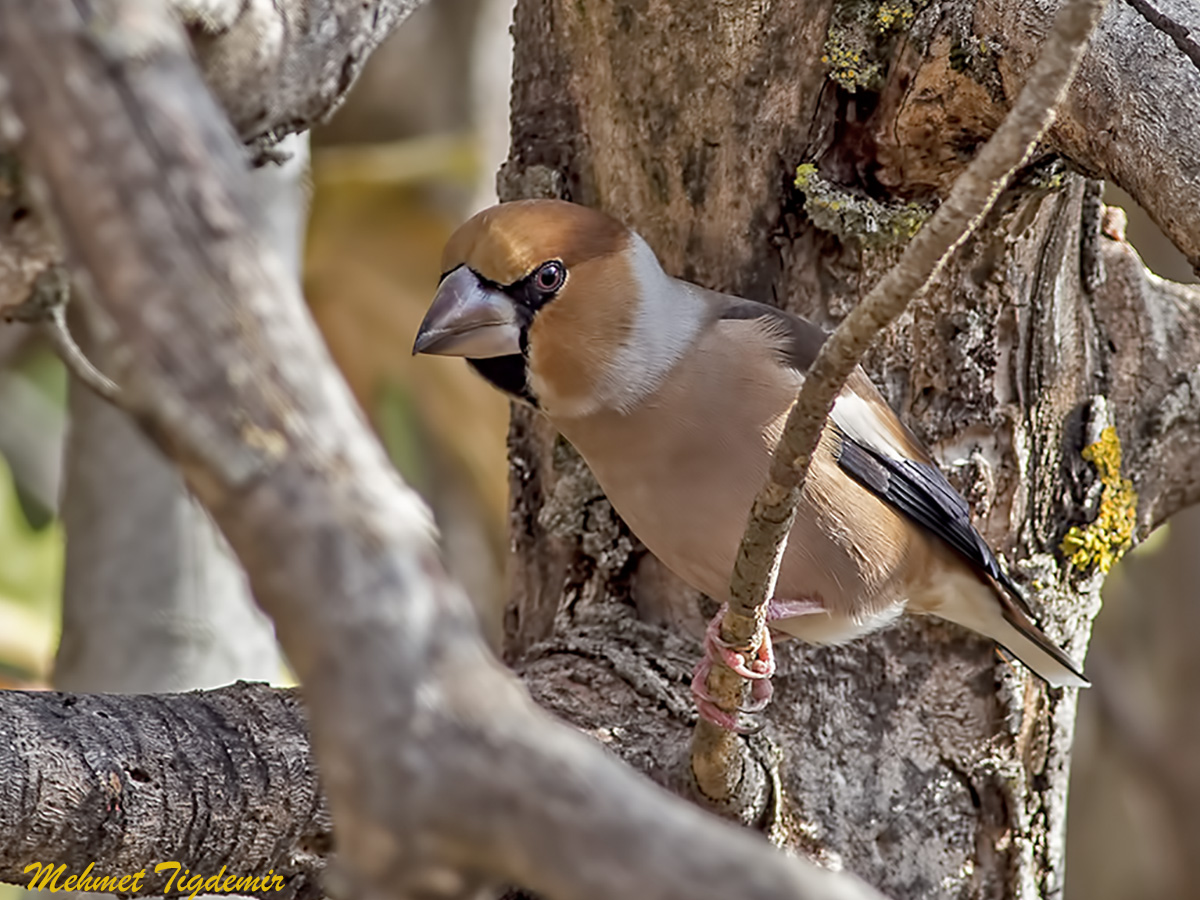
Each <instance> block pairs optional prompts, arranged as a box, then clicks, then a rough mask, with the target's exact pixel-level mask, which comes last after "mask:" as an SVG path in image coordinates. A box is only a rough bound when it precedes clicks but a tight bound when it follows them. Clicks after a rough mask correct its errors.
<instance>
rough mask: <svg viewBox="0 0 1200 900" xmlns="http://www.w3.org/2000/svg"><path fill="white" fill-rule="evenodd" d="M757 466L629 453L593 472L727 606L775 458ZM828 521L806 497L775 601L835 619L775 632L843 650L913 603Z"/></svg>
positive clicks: (648, 541)
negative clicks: (814, 604)
mask: <svg viewBox="0 0 1200 900" xmlns="http://www.w3.org/2000/svg"><path fill="white" fill-rule="evenodd" d="M584 456H585V459H586V458H587V454H586V452H585V454H584ZM740 458H741V459H743V460H745V459H746V457H745V456H744V455H743V456H742V457H740ZM749 468H750V469H751V471H749V472H746V471H732V470H731V469H730V467H728V466H722V465H706V461H705V460H704V459H703V455H700V458H699V459H697V458H689V454H677V455H675V456H674V457H673V458H671V459H670V460H667V461H666V464H662V465H655V464H654V461H653V460H652V459H647V458H646V457H642V458H641V459H640V460H639V459H635V458H627V457H620V456H616V457H609V456H605V457H603V458H602V459H601V460H598V461H597V463H596V464H594V465H592V470H593V473H594V474H595V475H596V478H597V480H598V481H599V482H600V486H601V487H602V488H603V489H604V491H605V494H606V495H607V496H608V498H609V500H610V501H611V503H612V504H613V507H614V508H615V509H616V511H617V512H618V514H620V516H621V518H622V519H624V520H625V522H626V524H628V525H629V527H630V529H631V530H632V531H633V533H634V534H635V535H637V537H638V538H639V539H640V540H641V541H642V543H644V544H645V545H646V547H647V548H648V549H649V550H650V552H651V553H653V554H654V555H655V556H656V557H658V559H659V560H660V561H661V562H662V563H663V564H664V565H665V566H666V567H667V568H668V569H670V570H671V571H672V572H674V573H675V574H676V575H677V576H679V577H680V578H682V579H683V580H684V581H685V582H687V583H688V584H689V585H691V586H692V587H693V588H695V589H697V590H699V591H703V592H704V593H706V594H708V595H709V596H710V597H713V598H714V599H716V600H720V601H723V600H724V599H725V598H727V597H728V593H729V578H730V575H731V573H732V571H733V563H734V559H735V557H736V555H737V549H738V545H739V544H740V543H741V539H742V534H743V532H744V530H745V527H746V522H747V518H748V516H749V510H750V506H751V504H752V503H753V500H754V496H755V494H756V492H757V491H758V489H759V487H761V484H762V482H761V478H764V477H765V469H766V454H765V451H764V452H763V457H762V465H761V467H759V466H751V467H749ZM821 519H822V513H821V512H820V511H818V510H817V509H814V508H813V505H812V502H811V499H810V498H806V499H805V500H804V501H803V502H802V508H801V510H800V511H799V515H798V516H797V524H796V526H795V527H794V528H793V530H792V533H791V535H790V536H789V539H788V548H787V551H786V553H785V556H784V562H783V566H782V569H781V571H780V576H779V580H778V583H777V589H776V591H775V595H776V597H779V598H782V599H791V600H809V601H812V600H816V601H818V602H820V603H821V604H822V605H823V606H824V607H825V610H826V612H824V613H814V614H811V615H806V616H801V617H796V618H791V619H786V620H781V621H779V622H773V623H772V628H775V629H777V630H779V631H783V632H785V633H787V634H790V635H793V636H795V637H798V638H801V639H802V640H806V641H809V642H812V643H822V644H823V643H840V642H842V641H847V640H850V639H852V638H854V637H857V636H858V635H861V634H865V633H867V632H869V631H874V630H875V629H877V628H880V627H882V626H883V625H886V624H887V623H889V622H890V621H892V620H893V619H895V617H896V616H897V615H899V614H900V612H901V611H902V609H903V606H904V599H903V597H902V596H899V595H898V592H897V590H896V585H895V583H894V582H895V579H893V578H891V577H888V576H889V573H888V572H886V571H884V570H883V569H881V568H880V567H879V566H873V565H871V564H870V563H871V562H872V559H871V556H870V549H869V548H866V549H864V548H861V547H857V546H854V545H853V544H852V542H851V541H849V539H848V538H847V535H848V534H852V533H854V529H853V528H845V527H836V528H828V527H822V524H821ZM839 538H840V539H839ZM881 576H882V577H881Z"/></svg>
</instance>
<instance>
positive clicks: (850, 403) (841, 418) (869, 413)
mask: <svg viewBox="0 0 1200 900" xmlns="http://www.w3.org/2000/svg"><path fill="white" fill-rule="evenodd" d="M830 418H832V419H833V421H834V423H835V424H836V425H837V426H838V427H839V428H841V429H842V431H844V432H846V434H848V435H850V437H852V438H854V440H856V441H858V442H859V443H860V444H862V445H863V446H864V447H870V448H871V449H873V450H875V451H877V452H879V453H882V454H883V455H884V456H888V457H891V458H892V459H911V456H910V455H909V454H908V453H906V452H905V450H904V448H903V447H902V446H901V445H900V444H899V443H897V442H896V440H895V438H894V437H893V436H892V432H891V429H890V428H888V427H887V425H886V424H884V423H881V422H880V421H879V416H878V415H877V414H876V412H875V410H874V409H873V408H872V407H871V404H869V403H867V401H866V400H863V399H862V397H860V396H858V394H855V393H853V392H851V391H847V392H845V393H843V394H841V395H840V396H839V397H838V398H837V400H836V401H835V402H834V404H833V412H832V413H831V414H830Z"/></svg>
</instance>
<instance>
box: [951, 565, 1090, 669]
mask: <svg viewBox="0 0 1200 900" xmlns="http://www.w3.org/2000/svg"><path fill="white" fill-rule="evenodd" d="M989 581H990V579H989ZM978 587H979V588H981V589H983V590H986V591H987V592H988V593H989V594H991V596H990V597H987V598H986V599H985V598H983V597H980V596H978V595H976V596H964V595H961V594H960V599H958V600H957V602H944V603H943V604H942V605H941V607H940V608H939V609H938V610H937V611H936V614H937V615H938V616H940V617H941V618H943V619H949V620H950V621H951V622H957V623H958V624H959V625H964V626H966V627H967V628H970V629H971V630H972V631H977V632H979V633H980V634H982V635H985V636H987V637H990V638H991V639H992V640H994V641H995V642H996V643H998V644H1000V646H1002V647H1003V648H1004V649H1006V650H1008V651H1009V652H1010V653H1012V655H1013V656H1015V657H1016V658H1017V659H1019V660H1020V661H1021V662H1023V663H1024V664H1025V665H1026V666H1028V667H1029V669H1030V670H1032V671H1033V673H1034V674H1035V675H1038V676H1039V677H1041V678H1042V679H1044V680H1045V681H1047V682H1049V683H1050V684H1052V685H1054V686H1055V687H1090V686H1091V682H1090V681H1088V680H1087V678H1085V677H1084V674H1083V672H1082V671H1081V670H1080V667H1079V666H1078V665H1076V664H1075V662H1074V660H1072V659H1071V657H1069V656H1067V654H1066V653H1065V652H1063V650H1062V649H1061V648H1060V647H1059V646H1058V645H1057V644H1055V643H1054V642H1053V641H1052V640H1050V638H1049V637H1047V636H1046V634H1045V633H1044V632H1043V631H1042V630H1041V629H1040V628H1038V627H1037V625H1035V624H1034V623H1033V621H1032V620H1031V619H1030V618H1029V617H1028V616H1026V615H1025V613H1024V612H1022V611H1021V609H1020V608H1019V607H1018V606H1017V605H1016V604H1015V603H1014V602H1013V598H1012V597H1010V596H1009V592H1008V590H1006V589H1005V587H1004V586H1001V585H999V584H994V585H989V584H983V583H978ZM969 593H970V594H975V591H970V592H969ZM1018 596H1019V595H1018ZM1021 603H1022V604H1024V600H1023V599H1022V600H1021Z"/></svg>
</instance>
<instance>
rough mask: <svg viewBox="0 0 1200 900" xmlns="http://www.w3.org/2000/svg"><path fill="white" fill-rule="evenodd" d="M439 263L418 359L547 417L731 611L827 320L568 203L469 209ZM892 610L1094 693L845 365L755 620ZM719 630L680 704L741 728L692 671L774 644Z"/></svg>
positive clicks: (644, 533) (864, 620)
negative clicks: (451, 366)
mask: <svg viewBox="0 0 1200 900" xmlns="http://www.w3.org/2000/svg"><path fill="white" fill-rule="evenodd" d="M441 269H442V275H441V279H440V281H439V284H438V287H437V290H436V293H435V295H434V298H433V301H432V304H431V306H430V308H429V311H428V313H427V314H426V316H425V318H424V320H423V321H422V323H421V326H420V328H419V330H418V332H417V335H416V339H415V341H414V344H413V353H414V355H415V354H419V353H423V354H434V355H443V356H457V357H463V358H465V359H466V360H467V362H468V364H469V365H470V366H471V367H473V368H474V369H475V370H476V371H477V372H478V373H479V375H481V376H482V377H483V378H484V379H486V380H487V381H488V382H490V383H491V384H492V385H493V386H494V387H496V388H497V389H499V390H500V391H502V392H503V393H505V394H507V395H508V396H509V397H510V398H512V399H515V400H517V401H520V402H522V403H525V404H528V405H530V406H533V407H534V408H535V409H537V410H539V411H540V413H541V414H543V415H544V416H546V417H547V418H548V419H549V420H550V422H551V423H552V424H553V425H554V427H555V428H557V430H558V431H559V432H560V433H561V434H562V435H563V436H564V437H565V438H566V439H567V440H568V441H569V442H570V443H571V444H572V445H573V446H574V447H575V449H576V450H577V451H578V452H579V454H580V455H581V456H582V457H583V459H584V461H585V462H586V463H587V465H588V467H589V468H590V469H591V471H592V473H593V474H594V475H595V477H596V480H597V481H598V483H599V484H600V487H601V488H602V489H603V491H604V493H605V495H606V496H607V497H608V499H609V501H610V502H611V504H612V506H613V508H614V509H615V510H616V511H617V513H618V514H619V515H620V516H621V518H622V519H623V520H624V521H625V523H626V524H627V525H628V526H629V528H630V529H631V530H632V532H633V533H634V534H635V535H636V536H637V537H638V539H639V540H641V541H642V543H643V544H645V546H646V547H647V548H648V549H649V550H650V552H652V553H653V554H654V555H655V556H657V557H658V559H659V560H660V561H661V562H662V563H663V564H664V565H665V566H666V567H667V568H668V569H670V570H671V571H672V572H674V573H675V574H676V575H677V576H679V577H680V578H681V579H682V580H683V581H685V582H686V583H687V584H689V585H690V586H691V587H693V588H695V589H697V590H699V591H701V592H703V593H705V594H707V595H709V596H710V597H712V598H713V599H714V600H717V601H720V600H722V598H724V599H726V600H727V599H728V595H729V579H730V574H731V572H732V569H733V564H734V559H735V556H736V553H737V550H738V546H739V543H740V541H741V537H742V533H743V531H744V529H745V526H746V522H747V517H748V514H749V510H750V507H751V504H752V502H753V500H754V497H755V495H756V493H757V492H758V490H759V488H760V487H761V486H762V485H763V483H764V481H765V479H766V476H767V470H768V466H769V463H770V458H771V453H772V450H773V448H774V446H775V443H776V442H777V440H778V438H779V435H780V433H781V431H782V428H783V424H784V422H785V420H786V418H787V414H788V411H789V409H790V407H791V405H792V404H793V402H794V401H795V398H796V395H797V393H798V391H799V389H800V386H801V385H802V384H803V382H804V378H805V374H806V372H807V371H808V369H809V366H810V365H811V364H812V362H813V360H814V359H815V358H816V355H817V353H818V352H819V351H820V349H821V346H822V344H823V342H824V341H825V338H826V336H827V334H826V332H825V331H824V329H822V328H821V327H819V326H818V325H816V324H814V323H812V322H810V321H808V320H806V319H804V318H802V317H800V316H798V315H795V314H792V313H789V312H786V311H783V310H780V309H777V308H775V307H773V306H769V305H767V304H763V303H758V302H755V301H752V300H747V299H743V298H741V297H736V296H732V295H729V294H724V293H720V292H718V291H715V290H709V289H706V288H703V287H700V286H698V285H695V284H692V283H690V282H687V281H683V280H680V279H677V278H674V277H672V276H670V275H668V274H667V272H666V271H664V269H663V267H662V265H661V264H660V262H659V260H658V258H657V257H656V256H655V254H654V251H653V250H652V249H651V248H650V246H649V245H648V244H647V243H646V241H645V240H644V239H642V238H641V237H640V236H639V235H638V234H637V233H636V232H634V231H633V230H631V229H629V228H628V227H626V226H625V225H624V224H622V223H621V222H620V221H618V220H617V219H615V218H613V217H611V216H609V215H608V214H606V213H604V212H602V211H600V210H596V209H593V208H590V207H586V206H583V205H579V204H575V203H571V202H568V201H564V200H519V201H512V202H507V203H500V204H498V205H495V206H492V207H490V208H488V209H485V210H483V211H481V212H479V213H477V214H476V215H474V216H473V217H472V218H470V219H469V220H468V221H466V222H465V223H464V224H463V225H461V226H460V227H459V228H458V229H457V231H455V232H454V233H453V234H452V235H451V237H450V239H449V240H448V241H447V243H446V246H445V249H444V251H443V254H442V263H441ZM905 611H907V612H910V613H916V614H921V615H934V616H938V617H940V618H943V619H947V620H949V621H951V622H955V623H957V624H959V625H962V626H965V627H966V628H968V629H971V630H973V631H975V632H978V633H979V634H982V635H984V636H986V637H989V638H991V639H993V640H994V641H996V642H997V643H998V644H999V645H1001V647H1003V648H1005V649H1006V650H1007V651H1009V653H1011V654H1012V655H1013V656H1015V657H1016V658H1017V659H1019V660H1020V661H1021V662H1023V663H1024V664H1025V665H1026V666H1027V667H1028V668H1029V669H1030V670H1032V671H1033V672H1034V673H1035V674H1037V675H1038V676H1040V677H1041V678H1042V679H1043V680H1045V681H1046V682H1048V683H1049V684H1050V685H1052V686H1071V687H1086V686H1087V685H1088V681H1087V679H1086V678H1085V677H1084V675H1083V673H1082V671H1081V669H1080V667H1079V666H1078V665H1076V664H1075V662H1073V661H1072V659H1071V658H1070V657H1069V656H1068V655H1067V654H1066V653H1065V652H1064V651H1063V650H1062V649H1060V648H1059V647H1058V646H1057V645H1056V644H1055V643H1054V642H1053V641H1052V640H1051V639H1050V638H1049V637H1048V636H1047V635H1046V634H1045V633H1044V632H1043V631H1042V630H1041V629H1040V628H1039V627H1038V626H1037V625H1036V624H1035V622H1034V620H1033V616H1032V613H1031V612H1030V609H1029V606H1028V604H1027V602H1026V600H1025V598H1024V596H1023V594H1022V592H1021V590H1020V589H1019V588H1018V587H1017V585H1016V584H1015V583H1014V582H1013V581H1012V579H1011V578H1010V577H1009V575H1008V574H1007V573H1006V572H1005V570H1004V569H1003V568H1001V566H1000V564H999V562H998V561H997V558H996V555H995V554H994V553H993V551H992V550H991V548H990V547H989V546H988V544H987V542H986V541H985V540H984V538H983V537H982V536H981V535H980V533H979V532H978V531H977V530H976V528H975V527H974V525H973V524H972V522H971V511H970V508H969V506H968V504H967V502H966V501H965V500H964V499H963V498H962V496H961V495H960V494H958V492H956V491H955V490H954V488H953V487H952V486H951V484H950V482H949V481H948V480H947V479H946V477H945V476H944V475H943V473H942V471H941V469H940V468H939V467H938V466H937V464H936V463H935V462H934V460H933V458H932V456H931V455H930V453H929V452H928V451H927V450H926V449H925V448H924V447H923V446H922V445H921V442H920V441H919V440H918V439H917V437H916V436H915V435H914V434H913V433H912V431H911V430H910V429H909V428H908V427H906V426H905V425H904V424H903V423H902V422H901V421H900V419H899V418H898V417H897V416H896V414H895V413H894V412H893V411H892V409H891V408H890V407H889V406H888V404H887V402H886V401H885V400H884V399H883V396H882V395H881V394H880V392H879V391H878V390H877V389H876V387H875V386H874V385H873V384H872V383H871V381H870V379H869V378H868V377H867V375H866V373H865V372H864V371H863V370H862V369H861V368H858V369H856V370H855V371H854V373H853V374H852V375H851V376H850V378H849V379H848V381H847V383H846V384H845V386H844V388H843V389H842V391H841V392H840V394H839V395H838V396H837V399H836V400H835V402H834V404H833V408H832V411H831V412H830V415H829V417H828V419H827V421H826V423H825V425H824V428H823V431H822V433H821V437H820V441H819V443H818V446H817V449H816V452H815V453H814V455H813V457H812V461H811V463H810V466H809V470H808V475H807V479H806V482H805V486H804V489H803V492H802V496H801V499H800V504H799V507H798V511H797V515H796V521H795V524H794V525H793V527H792V530H791V532H790V533H789V536H788V542H787V548H786V552H785V554H784V556H783V559H782V562H781V564H780V567H779V573H778V578H777V581H776V584H775V591H774V596H773V597H772V598H771V599H770V600H769V602H768V607H767V618H768V620H769V626H770V630H771V631H772V632H777V633H779V635H780V636H790V637H795V638H799V639H801V640H804V641H807V642H810V643H814V644H839V643H843V642H846V641H849V640H851V639H853V638H856V637H858V636H860V635H863V634H867V633H869V632H872V631H875V630H876V629H879V628H882V627H884V626H886V625H888V624H889V623H891V622H893V621H894V620H895V619H896V618H897V617H899V616H900V615H901V614H902V613H904V612H905ZM720 618H721V614H720V613H719V614H718V616H717V618H715V619H714V620H713V623H712V624H711V625H710V626H709V628H708V631H707V634H706V639H705V650H706V652H705V656H704V659H703V660H702V662H701V665H700V666H698V667H697V677H696V678H694V679H693V682H692V691H693V693H694V694H695V699H696V703H697V706H698V708H699V710H700V715H701V716H702V717H704V718H707V719H709V720H710V721H713V722H715V723H716V724H718V725H720V726H721V727H725V728H736V727H737V726H736V719H735V717H734V714H731V713H729V712H727V711H725V710H722V709H720V708H718V707H717V706H716V705H715V704H714V703H713V702H712V699H711V698H710V697H708V696H707V694H706V692H705V689H704V684H703V682H704V679H703V675H705V674H707V671H708V669H709V668H710V667H711V665H712V664H713V663H714V661H715V659H716V658H718V657H719V658H720V659H721V661H722V662H723V663H724V664H726V665H729V666H730V667H731V668H734V669H735V670H736V671H738V672H739V673H740V674H743V675H744V676H746V677H748V678H752V679H755V680H757V681H765V680H766V679H769V676H770V675H771V674H772V673H773V671H774V657H773V655H772V653H771V651H770V646H769V640H768V641H765V642H764V643H765V644H766V649H765V650H762V651H760V653H759V655H758V656H756V657H755V658H754V659H746V658H745V657H744V656H742V655H740V654H738V653H736V652H734V651H733V650H732V649H731V648H728V647H726V646H724V645H723V643H722V642H721V640H720V637H719V621H720ZM767 683H768V684H769V682H767ZM754 696H755V698H756V699H757V700H763V699H764V698H765V697H766V696H769V691H762V690H760V691H758V692H756V693H755V694H754ZM760 705H761V704H760Z"/></svg>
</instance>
